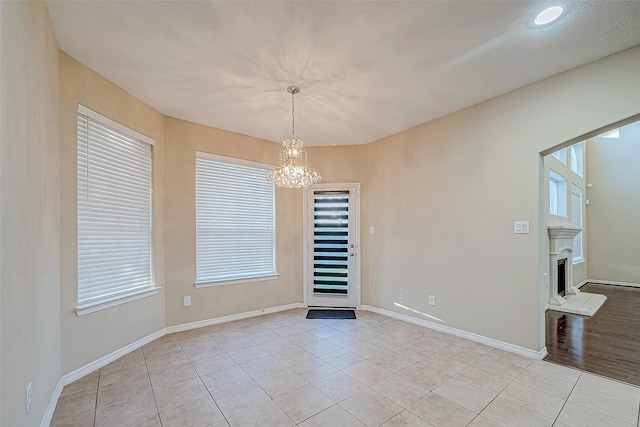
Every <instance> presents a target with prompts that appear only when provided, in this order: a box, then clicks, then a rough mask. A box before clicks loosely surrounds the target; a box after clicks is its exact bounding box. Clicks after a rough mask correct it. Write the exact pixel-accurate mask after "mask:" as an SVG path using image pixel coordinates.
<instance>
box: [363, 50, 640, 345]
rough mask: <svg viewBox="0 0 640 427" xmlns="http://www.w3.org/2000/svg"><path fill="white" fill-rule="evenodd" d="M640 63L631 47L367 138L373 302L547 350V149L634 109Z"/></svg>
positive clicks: (638, 95)
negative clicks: (520, 229)
mask: <svg viewBox="0 0 640 427" xmlns="http://www.w3.org/2000/svg"><path fill="white" fill-rule="evenodd" d="M638 69H640V48H634V49H630V50H627V51H625V52H622V53H620V54H617V55H613V56H611V57H608V58H605V59H603V60H601V61H597V62H593V63H591V64H588V65H585V66H583V67H579V68H576V69H574V70H571V71H568V72H566V73H563V74H560V75H557V76H554V77H551V78H548V79H546V80H543V81H541V82H538V83H535V84H532V85H530V86H527V87H525V88H522V89H519V90H516V91H513V92H510V93H508V94H506V95H502V96H499V97H497V98H494V99H492V100H489V101H487V102H484V103H481V104H478V105H476V106H473V107H470V108H468V109H465V110H462V111H459V112H457V113H454V114H451V115H448V116H446V117H443V118H441V119H438V120H435V121H432V122H429V123H425V124H423V125H420V126H417V127H415V128H413V129H410V130H407V131H405V132H401V133H399V134H397V135H394V136H391V137H389V138H385V139H383V140H380V141H378V142H375V143H372V144H370V145H369V147H368V149H369V164H368V177H369V179H368V183H367V185H368V192H369V201H368V209H369V220H370V224H371V225H374V226H376V235H375V239H370V246H369V260H368V266H369V289H370V291H371V293H370V295H369V297H368V300H369V301H370V304H372V305H375V306H378V307H382V308H385V309H387V310H393V311H396V312H399V313H403V314H407V315H410V316H415V317H418V318H421V319H425V320H430V321H434V322H438V323H441V324H443V325H447V326H452V327H455V328H460V329H463V330H466V331H470V332H474V333H477V334H480V335H484V336H487V337H491V338H495V339H498V340H502V341H506V342H509V343H512V344H516V345H520V346H523V347H526V348H529V349H533V350H540V349H542V348H543V347H544V330H543V328H542V326H543V325H544V318H543V313H544V310H543V308H544V304H545V302H546V299H547V297H548V290H547V288H546V278H545V277H544V276H543V273H544V272H548V264H549V262H548V256H549V249H548V248H549V246H548V245H549V242H548V234H547V230H546V218H545V215H544V213H543V212H544V211H543V210H542V206H544V205H543V201H542V200H543V199H542V197H541V195H542V194H544V192H543V188H544V187H543V186H544V180H543V177H544V166H543V163H542V161H541V158H540V152H542V151H545V150H548V149H550V148H552V147H555V146H557V145H559V144H561V143H563V142H565V141H569V140H571V139H573V138H577V137H579V136H581V135H584V134H585V133H587V132H590V131H593V130H594V129H598V128H600V127H602V126H605V125H607V124H610V123H614V122H616V121H618V120H622V119H624V118H626V117H629V116H632V115H634V114H637V113H638V112H639V111H640V101H639V100H640V86H638V84H637V70H638ZM594 100H597V102H594ZM514 220H529V221H530V226H531V233H530V234H524V235H523V234H518V235H516V234H514V233H513V221H514ZM428 294H434V295H435V296H436V301H437V305H436V306H429V305H428V304H427V295H428Z"/></svg>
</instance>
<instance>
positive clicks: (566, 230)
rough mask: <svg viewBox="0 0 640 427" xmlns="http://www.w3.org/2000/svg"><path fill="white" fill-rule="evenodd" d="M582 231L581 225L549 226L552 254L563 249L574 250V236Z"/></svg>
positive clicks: (556, 253) (557, 253)
mask: <svg viewBox="0 0 640 427" xmlns="http://www.w3.org/2000/svg"><path fill="white" fill-rule="evenodd" d="M581 231H582V228H580V227H571V226H565V225H554V226H550V227H549V251H550V255H559V254H560V253H561V252H562V251H565V250H568V251H569V252H573V238H574V237H576V236H577V235H578V233H580V232H581Z"/></svg>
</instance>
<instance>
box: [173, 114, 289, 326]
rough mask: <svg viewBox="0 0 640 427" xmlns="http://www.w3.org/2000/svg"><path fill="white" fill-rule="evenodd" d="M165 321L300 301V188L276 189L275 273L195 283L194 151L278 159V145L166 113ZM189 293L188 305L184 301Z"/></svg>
mask: <svg viewBox="0 0 640 427" xmlns="http://www.w3.org/2000/svg"><path fill="white" fill-rule="evenodd" d="M165 124H166V126H165V141H166V162H165V180H166V210H165V219H166V222H165V225H166V258H165V267H166V284H167V287H166V323H167V326H172V325H179V324H183V323H189V322H195V321H199V320H206V319H212V318H216V317H221V316H227V315H231V314H236V313H243V312H247V311H253V310H258V309H262V308H269V307H275V306H279V305H285V304H291V303H296V302H301V301H302V286H301V280H302V254H301V250H300V249H301V247H302V237H301V236H302V234H301V229H302V223H301V217H302V193H301V192H300V191H295V190H287V189H278V190H277V191H276V224H277V233H276V242H277V243H276V244H277V247H276V262H277V271H278V273H279V275H280V276H279V278H278V279H276V280H266V281H257V282H246V283H237V284H231V285H222V286H213V287H206V288H198V289H197V288H195V286H194V284H193V283H194V281H195V279H196V263H195V258H196V229H195V217H196V214H195V184H196V178H195V158H196V157H195V156H196V151H202V152H206V153H213V154H218V155H223V156H229V157H235V158H239V159H245V160H252V161H256V162H261V163H268V164H274V163H276V162H277V159H278V153H279V150H280V145H279V144H275V143H267V142H265V141H264V140H260V139H257V138H252V137H249V136H245V135H240V134H236V133H233V132H227V131H223V130H219V129H214V128H211V127H207V126H202V125H197V124H195V123H191V122H186V121H182V120H178V119H173V118H169V117H167V118H166V120H165ZM187 295H190V296H191V301H192V305H191V306H190V307H184V306H183V297H184V296H187Z"/></svg>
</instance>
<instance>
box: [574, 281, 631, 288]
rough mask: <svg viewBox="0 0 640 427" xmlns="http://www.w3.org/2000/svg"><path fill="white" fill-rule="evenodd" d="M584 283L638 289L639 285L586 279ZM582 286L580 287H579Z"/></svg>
mask: <svg viewBox="0 0 640 427" xmlns="http://www.w3.org/2000/svg"><path fill="white" fill-rule="evenodd" d="M584 283H585V284H586V283H596V284H598V285H613V286H628V287H630V288H640V283H628V282H614V281H611V280H600V279H587V280H585V281H584ZM581 286H582V285H581Z"/></svg>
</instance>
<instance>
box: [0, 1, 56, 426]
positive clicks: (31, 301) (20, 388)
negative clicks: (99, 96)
mask: <svg viewBox="0 0 640 427" xmlns="http://www.w3.org/2000/svg"><path fill="white" fill-rule="evenodd" d="M0 11H1V12H0V15H1V22H0V27H1V29H2V30H1V34H2V35H1V47H0V50H1V52H2V65H1V72H0V75H1V76H2V81H1V83H0V84H1V86H2V100H1V104H2V107H1V112H2V114H1V123H0V129H1V140H2V146H1V149H0V153H1V154H0V157H1V159H2V160H1V161H2V163H1V166H0V171H1V176H0V182H1V186H2V189H1V194H2V199H1V208H0V212H1V214H0V217H1V223H0V229H1V230H2V243H1V248H0V251H1V253H2V259H1V261H0V281H1V283H2V286H1V288H0V294H1V297H0V300H1V303H2V305H1V309H0V311H1V320H0V325H1V326H0V328H1V330H2V332H1V335H2V348H1V351H0V353H1V361H2V364H1V365H0V371H1V372H2V374H1V376H2V385H1V394H2V399H1V402H2V403H1V404H0V407H1V410H0V412H1V417H0V425H2V426H7V427H10V426H21V427H22V426H37V425H40V420H41V418H42V416H43V414H44V412H45V410H46V408H47V405H48V403H49V399H50V396H51V394H52V393H53V390H54V387H55V386H56V383H57V381H58V378H59V377H60V316H59V313H60V311H59V310H60V309H59V289H60V288H59V285H60V275H59V271H60V264H59V258H60V246H59V243H60V228H59V218H60V216H59V213H60V206H59V198H58V197H59V191H60V186H59V181H58V168H59V147H58V47H57V45H56V42H55V39H54V36H53V33H52V29H51V25H50V23H49V16H48V13H47V8H46V6H45V5H44V3H39V2H0ZM29 382H31V383H32V396H33V406H32V409H31V412H30V413H29V414H28V415H27V414H26V411H25V388H26V386H27V384H28V383H29Z"/></svg>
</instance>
